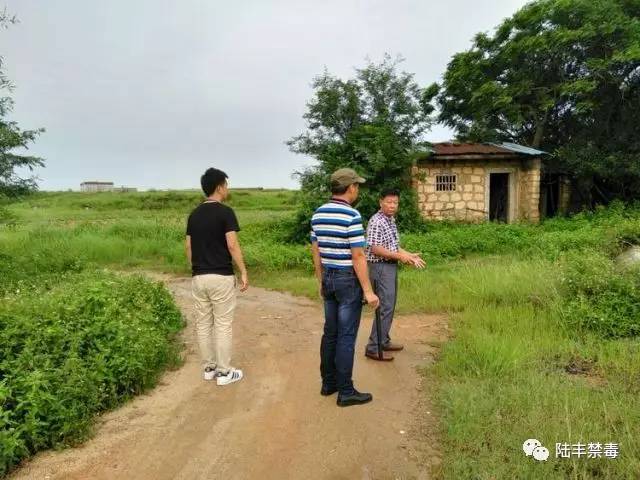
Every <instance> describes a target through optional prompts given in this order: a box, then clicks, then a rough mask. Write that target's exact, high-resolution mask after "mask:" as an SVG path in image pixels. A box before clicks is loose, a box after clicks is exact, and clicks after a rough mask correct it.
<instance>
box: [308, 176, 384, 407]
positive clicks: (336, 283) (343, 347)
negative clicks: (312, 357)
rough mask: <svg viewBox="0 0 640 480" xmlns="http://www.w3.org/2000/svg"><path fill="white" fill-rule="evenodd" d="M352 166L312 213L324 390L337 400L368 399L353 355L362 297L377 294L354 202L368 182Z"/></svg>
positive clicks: (352, 402)
mask: <svg viewBox="0 0 640 480" xmlns="http://www.w3.org/2000/svg"><path fill="white" fill-rule="evenodd" d="M364 182H365V180H364V178H362V177H360V176H359V175H358V174H357V173H356V172H355V171H354V170H352V169H350V168H341V169H340V170H337V171H335V172H334V173H333V174H332V175H331V193H332V197H331V201H329V202H328V203H325V204H324V205H322V206H321V207H320V208H318V209H317V210H316V211H315V213H314V214H313V217H312V218H311V248H312V252H313V264H314V267H315V272H316V278H317V279H318V282H319V285H320V295H321V297H322V298H323V299H324V316H325V322H324V334H323V335H322V341H321V344H320V374H321V376H322V389H321V390H320V393H321V394H322V395H325V396H328V395H332V394H334V393H335V392H338V401H337V403H338V405H339V406H341V407H346V406H349V405H360V404H363V403H367V402H370V401H371V400H372V399H373V397H372V395H371V394H370V393H360V392H358V391H357V390H356V389H355V388H354V386H353V380H352V374H353V357H354V352H355V343H356V336H357V333H358V328H359V326H360V315H361V313H362V299H363V296H364V299H365V300H366V302H367V303H368V304H370V305H371V306H372V307H373V308H378V304H379V300H378V297H377V296H376V294H375V293H374V292H373V288H371V282H370V281H369V274H368V271H367V259H366V256H365V252H364V247H365V246H366V241H365V238H364V228H363V227H362V217H361V216H360V212H358V211H357V210H356V209H355V208H353V207H352V206H351V205H352V204H353V203H354V202H355V201H356V199H357V198H358V193H359V191H360V184H361V183H364Z"/></svg>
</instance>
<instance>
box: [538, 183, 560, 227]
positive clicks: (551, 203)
mask: <svg viewBox="0 0 640 480" xmlns="http://www.w3.org/2000/svg"><path fill="white" fill-rule="evenodd" d="M540 189H541V192H540V202H541V203H542V205H541V208H540V211H541V212H542V214H543V215H544V216H545V217H553V216H555V215H557V214H558V209H559V201H560V176H559V175H554V174H545V175H543V176H542V185H541V188H540Z"/></svg>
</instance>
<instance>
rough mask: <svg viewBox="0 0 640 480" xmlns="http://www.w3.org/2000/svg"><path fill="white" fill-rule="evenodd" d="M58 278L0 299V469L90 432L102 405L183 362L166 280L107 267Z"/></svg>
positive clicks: (146, 385) (109, 404)
mask: <svg viewBox="0 0 640 480" xmlns="http://www.w3.org/2000/svg"><path fill="white" fill-rule="evenodd" d="M59 280H60V281H59V282H58V285H57V286H56V287H55V288H53V289H51V290H49V291H44V290H43V289H41V288H38V287H37V286H35V287H34V288H33V290H32V291H30V292H28V293H25V292H22V293H21V294H20V295H7V296H5V299H4V301H3V303H2V304H0V475H3V474H5V473H6V472H7V471H8V470H9V469H10V468H11V467H12V466H13V465H15V464H16V463H17V462H18V461H20V460H21V459H22V458H24V457H26V456H28V455H31V454H33V453H34V452H36V451H37V450H40V449H43V448H48V447H52V446H59V445H68V444H73V443H75V442H77V441H79V440H81V439H83V438H84V437H85V436H86V435H87V434H88V433H89V431H90V427H91V424H92V420H93V417H94V415H95V414H96V413H97V412H100V411H102V410H105V409H108V408H112V407H114V406H115V405H117V404H119V403H121V402H122V401H123V400H124V399H126V398H128V397H130V396H131V395H134V394H136V393H138V392H141V391H143V390H145V389H147V388H149V387H151V386H153V385H154V384H155V382H156V380H157V378H158V376H159V374H160V372H161V371H162V370H163V368H165V367H166V366H168V365H172V364H176V363H177V362H178V348H177V344H176V342H175V341H174V336H175V334H176V333H177V332H178V331H179V330H180V328H181V327H182V318H181V314H180V312H179V310H178V309H177V307H176V306H175V304H174V303H173V300H172V299H171V296H170V294H169V293H168V292H167V291H166V289H164V288H163V286H162V285H161V284H160V283H155V282H150V281H147V280H145V279H144V278H142V277H140V276H131V277H119V276H115V275H112V274H107V273H104V272H85V273H80V274H67V275H62V276H59Z"/></svg>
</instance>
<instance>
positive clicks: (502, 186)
mask: <svg viewBox="0 0 640 480" xmlns="http://www.w3.org/2000/svg"><path fill="white" fill-rule="evenodd" d="M508 212H509V174H508V173H491V174H489V220H495V221H498V222H505V223H506V222H508V220H509V213H508Z"/></svg>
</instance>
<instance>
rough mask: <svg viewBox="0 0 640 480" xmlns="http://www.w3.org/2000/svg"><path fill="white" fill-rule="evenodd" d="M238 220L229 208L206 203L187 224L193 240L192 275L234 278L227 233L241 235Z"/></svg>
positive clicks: (197, 209) (194, 211)
mask: <svg viewBox="0 0 640 480" xmlns="http://www.w3.org/2000/svg"><path fill="white" fill-rule="evenodd" d="M239 231H240V227H239V226H238V219H237V218H236V214H235V213H234V212H233V210H232V209H231V208H230V207H227V206H226V205H223V204H222V203H219V202H209V201H207V202H203V203H201V204H200V205H198V206H197V207H196V208H195V209H194V210H193V212H191V215H189V220H188V221H187V235H189V236H191V273H192V274H193V275H204V274H207V273H215V274H218V275H233V266H232V265H231V253H229V248H228V247H227V238H226V236H225V234H226V233H227V232H239Z"/></svg>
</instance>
